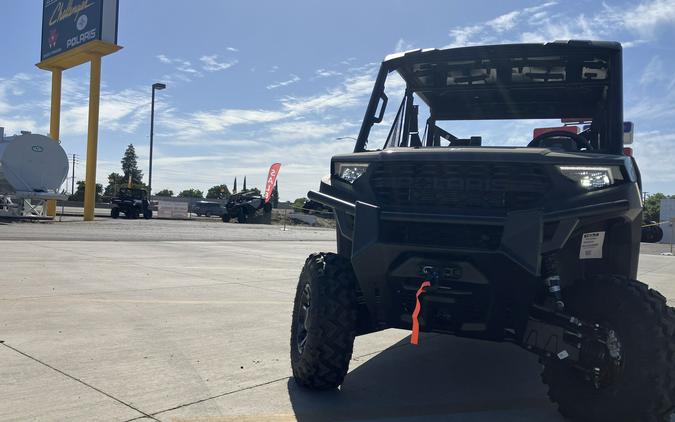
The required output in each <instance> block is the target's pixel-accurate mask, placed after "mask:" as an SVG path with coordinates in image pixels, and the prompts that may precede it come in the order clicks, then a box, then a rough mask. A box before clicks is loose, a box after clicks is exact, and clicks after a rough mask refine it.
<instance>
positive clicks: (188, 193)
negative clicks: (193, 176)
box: [178, 188, 204, 199]
mask: <svg viewBox="0 0 675 422" xmlns="http://www.w3.org/2000/svg"><path fill="white" fill-rule="evenodd" d="M178 197H179V198H199V199H201V198H204V193H203V192H202V191H200V190H199V189H195V188H190V189H185V190H184V191H182V192H181V193H179V194H178Z"/></svg>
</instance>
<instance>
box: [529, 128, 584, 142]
mask: <svg viewBox="0 0 675 422" xmlns="http://www.w3.org/2000/svg"><path fill="white" fill-rule="evenodd" d="M554 130H555V131H558V130H562V131H563V132H570V133H575V134H576V133H579V128H578V127H576V126H560V127H538V128H536V129H535V130H534V135H533V136H532V139H534V138H536V137H537V136H539V135H541V134H542V133H546V132H553V131H554Z"/></svg>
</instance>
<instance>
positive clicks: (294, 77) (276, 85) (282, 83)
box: [266, 73, 300, 89]
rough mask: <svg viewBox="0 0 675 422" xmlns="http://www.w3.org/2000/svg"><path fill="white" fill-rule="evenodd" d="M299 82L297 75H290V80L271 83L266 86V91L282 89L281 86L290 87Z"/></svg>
mask: <svg viewBox="0 0 675 422" xmlns="http://www.w3.org/2000/svg"><path fill="white" fill-rule="evenodd" d="M299 81H300V77H299V76H298V75H295V74H293V73H291V79H287V80H285V81H280V82H274V83H271V84H269V85H267V87H266V88H267V89H275V88H280V87H282V86H287V85H291V84H294V83H296V82H299Z"/></svg>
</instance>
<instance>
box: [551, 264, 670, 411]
mask: <svg viewBox="0 0 675 422" xmlns="http://www.w3.org/2000/svg"><path fill="white" fill-rule="evenodd" d="M563 298H564V299H565V301H566V304H567V312H568V313H570V314H572V315H574V316H576V317H578V318H580V319H582V320H585V321H587V322H591V323H598V324H602V325H604V326H606V327H607V328H609V329H611V330H614V331H615V332H616V336H617V338H618V340H619V342H620V343H619V344H620V348H621V365H620V367H619V368H617V369H616V371H614V372H615V373H614V376H613V377H612V379H611V381H610V382H608V383H607V384H603V385H600V386H599V387H596V386H595V385H594V383H593V382H591V381H589V380H587V379H585V377H584V375H583V374H582V373H581V372H580V371H577V370H574V369H572V368H570V367H569V366H568V365H567V364H566V363H565V362H561V361H558V360H556V359H551V360H548V361H546V362H545V366H544V371H543V373H542V379H543V381H544V383H545V384H547V385H548V386H549V392H548V393H549V397H550V398H551V400H552V401H553V402H555V403H557V404H558V408H559V410H560V413H562V415H563V416H565V417H567V418H569V419H571V420H573V421H584V422H586V421H588V422H590V421H593V422H610V421H611V422H624V421H625V422H636V421H667V420H670V419H669V417H670V414H671V413H672V412H673V409H674V408H675V311H674V310H673V309H672V308H669V307H668V306H667V305H666V299H665V298H664V297H663V296H661V295H660V294H659V293H658V292H657V291H655V290H652V289H649V288H648V287H647V285H646V284H644V283H641V282H639V281H636V280H630V279H627V278H624V277H620V276H600V277H596V278H594V279H591V280H586V281H581V282H578V283H577V284H576V285H574V286H572V287H570V288H568V289H565V290H564V291H563Z"/></svg>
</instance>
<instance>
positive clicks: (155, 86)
mask: <svg viewBox="0 0 675 422" xmlns="http://www.w3.org/2000/svg"><path fill="white" fill-rule="evenodd" d="M164 88H166V85H165V84H163V83H159V82H157V83H154V84H152V105H151V106H150V168H149V171H148V199H149V198H150V197H152V137H153V132H154V129H155V90H157V91H160V90H162V89H164Z"/></svg>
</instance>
